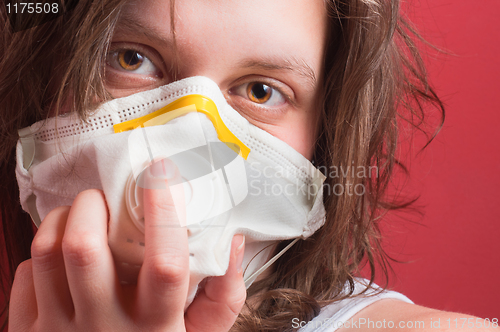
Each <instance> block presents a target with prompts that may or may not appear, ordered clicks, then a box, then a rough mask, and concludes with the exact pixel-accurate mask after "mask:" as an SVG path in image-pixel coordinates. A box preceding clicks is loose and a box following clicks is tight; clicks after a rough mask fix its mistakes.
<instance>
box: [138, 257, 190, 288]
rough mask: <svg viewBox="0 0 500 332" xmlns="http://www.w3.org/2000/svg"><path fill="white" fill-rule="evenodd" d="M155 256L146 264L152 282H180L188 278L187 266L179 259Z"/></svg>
mask: <svg viewBox="0 0 500 332" xmlns="http://www.w3.org/2000/svg"><path fill="white" fill-rule="evenodd" d="M169 258H171V256H170V257H155V258H153V259H151V260H150V261H149V262H148V264H147V273H148V274H149V277H150V278H151V279H152V281H153V282H156V283H168V284H181V283H183V282H185V281H186V280H187V278H189V267H188V266H187V264H185V263H184V262H183V260H181V259H169Z"/></svg>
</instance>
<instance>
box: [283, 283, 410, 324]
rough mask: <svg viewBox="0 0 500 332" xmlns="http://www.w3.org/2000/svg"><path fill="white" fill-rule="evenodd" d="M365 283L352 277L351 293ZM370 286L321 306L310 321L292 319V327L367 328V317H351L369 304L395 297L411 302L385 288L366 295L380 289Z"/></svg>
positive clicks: (373, 285) (362, 286)
mask: <svg viewBox="0 0 500 332" xmlns="http://www.w3.org/2000/svg"><path fill="white" fill-rule="evenodd" d="M367 284H368V280H366V279H354V286H355V288H354V293H353V295H355V294H359V293H361V292H362V291H363V290H364V289H365V288H366V287H365V286H364V285H367ZM372 287H373V289H370V290H368V291H367V292H366V293H365V294H364V295H360V296H356V297H349V298H347V299H344V300H342V301H337V302H334V303H332V304H329V305H327V306H326V307H323V308H322V309H321V312H320V313H319V315H318V316H316V317H315V318H314V319H313V320H311V321H310V322H304V321H302V322H301V321H300V320H299V319H298V318H296V319H294V320H292V324H293V325H292V327H295V328H297V327H301V329H299V332H313V331H314V332H332V331H336V330H337V329H339V328H340V327H342V325H345V326H346V327H352V328H363V327H366V328H367V327H368V323H370V322H369V320H368V319H365V320H363V319H357V320H353V319H351V318H352V316H354V315H355V314H357V313H358V312H360V311H361V310H362V309H364V308H366V307H367V306H369V305H370V304H372V303H374V302H377V301H380V300H382V299H397V300H401V301H403V302H406V303H413V302H412V301H411V300H410V299H409V298H407V297H406V296H404V295H403V294H401V293H398V292H395V291H389V290H385V291H383V292H382V293H380V294H377V295H371V296H368V295H370V294H374V293H376V292H377V289H380V288H379V287H378V286H377V285H375V284H372ZM360 323H363V325H361V326H360ZM375 323H377V322H371V323H370V324H375ZM380 323H382V322H380ZM387 323H389V322H387ZM370 326H371V325H370ZM379 327H380V326H379Z"/></svg>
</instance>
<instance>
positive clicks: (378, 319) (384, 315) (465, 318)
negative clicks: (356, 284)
mask: <svg viewBox="0 0 500 332" xmlns="http://www.w3.org/2000/svg"><path fill="white" fill-rule="evenodd" d="M344 324H345V325H344V326H343V327H341V328H339V329H338V330H337V331H338V332H349V331H352V330H363V331H365V330H366V331H373V332H383V331H394V329H397V330H398V331H408V332H413V331H415V332H416V331H436V332H437V331H464V330H469V331H485V332H490V331H491V332H499V331H500V328H498V321H497V324H494V323H492V322H490V321H488V320H484V319H481V318H478V317H474V316H470V315H466V314H459V313H453V312H445V311H440V310H435V309H430V308H426V307H422V306H419V305H415V304H411V303H405V302H403V301H400V300H396V299H382V300H379V301H376V302H374V303H373V304H371V305H369V306H367V307H366V308H364V309H363V310H361V311H359V312H358V313H357V314H355V315H354V316H352V317H351V318H350V319H349V320H348V321H346V322H344ZM494 325H495V326H496V328H495V326H494Z"/></svg>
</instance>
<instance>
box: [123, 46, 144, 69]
mask: <svg viewBox="0 0 500 332" xmlns="http://www.w3.org/2000/svg"><path fill="white" fill-rule="evenodd" d="M118 62H119V63H120V66H121V67H122V68H123V69H125V70H129V71H133V70H136V69H137V68H139V67H140V66H141V65H142V63H143V62H144V56H142V55H141V54H140V53H138V52H136V51H134V50H123V51H120V52H118Z"/></svg>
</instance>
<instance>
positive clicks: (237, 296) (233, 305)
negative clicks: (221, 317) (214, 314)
mask: <svg viewBox="0 0 500 332" xmlns="http://www.w3.org/2000/svg"><path fill="white" fill-rule="evenodd" d="M246 299H247V290H246V288H245V284H244V283H243V282H241V285H239V287H238V288H237V289H236V290H235V291H234V292H233V294H232V296H231V297H230V299H229V301H228V303H227V307H228V308H229V309H230V310H231V311H232V312H233V313H234V314H235V315H236V316H238V315H239V314H240V311H241V309H242V308H243V305H245V301H246Z"/></svg>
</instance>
